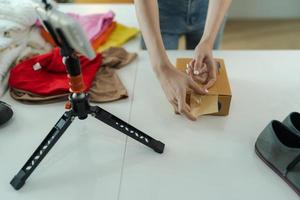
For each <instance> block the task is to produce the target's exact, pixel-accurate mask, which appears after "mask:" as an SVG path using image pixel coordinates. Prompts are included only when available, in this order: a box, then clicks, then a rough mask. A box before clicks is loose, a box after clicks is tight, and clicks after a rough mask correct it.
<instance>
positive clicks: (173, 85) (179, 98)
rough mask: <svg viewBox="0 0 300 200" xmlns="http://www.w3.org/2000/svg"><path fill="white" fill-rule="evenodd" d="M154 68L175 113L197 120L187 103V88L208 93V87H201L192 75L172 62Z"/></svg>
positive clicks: (200, 92)
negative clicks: (178, 68)
mask: <svg viewBox="0 0 300 200" xmlns="http://www.w3.org/2000/svg"><path fill="white" fill-rule="evenodd" d="M154 69H155V72H156V75H157V77H158V79H159V81H160V84H161V86H162V89H163V91H164V93H165V95H166V97H167V99H168V101H169V102H170V103H171V105H172V106H173V107H174V110H175V113H178V114H179V113H180V114H183V115H185V116H186V117H187V118H188V119H190V120H193V121H195V120H196V117H195V116H194V115H192V113H191V108H190V106H189V105H188V104H187V103H186V94H187V90H188V88H190V89H191V90H193V91H194V92H195V93H198V94H207V93H208V91H207V89H204V88H201V87H200V86H199V85H198V84H197V83H196V82H195V81H194V80H193V79H192V78H191V77H189V76H188V75H187V74H185V73H182V72H180V71H179V70H177V69H176V68H175V67H174V66H173V65H172V64H171V63H167V64H163V65H161V66H158V67H155V68H154Z"/></svg>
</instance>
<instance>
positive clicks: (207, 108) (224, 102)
mask: <svg viewBox="0 0 300 200" xmlns="http://www.w3.org/2000/svg"><path fill="white" fill-rule="evenodd" d="M191 60H192V59H191V58H177V60H176V68H177V69H178V70H180V71H182V72H184V73H186V65H187V64H188V63H189V62H190V61H191ZM215 61H216V62H217V66H218V73H217V81H216V83H215V84H214V85H213V86H212V87H211V88H209V93H208V94H207V95H198V94H195V93H194V92H192V93H188V95H187V99H186V101H187V103H188V104H189V105H190V106H191V112H192V114H194V115H195V116H196V117H199V116H201V115H208V114H209V115H217V116H226V115H228V114H229V108H230V102H231V96H232V95H231V89H230V84H229V80H228V76H227V73H226V68H225V63H224V60H223V59H215ZM199 85H200V86H202V85H201V84H200V83H199Z"/></svg>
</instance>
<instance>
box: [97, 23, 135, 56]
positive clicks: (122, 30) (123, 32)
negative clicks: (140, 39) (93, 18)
mask: <svg viewBox="0 0 300 200" xmlns="http://www.w3.org/2000/svg"><path fill="white" fill-rule="evenodd" d="M138 33H139V30H138V29H137V28H133V27H128V26H125V25H122V24H120V23H117V26H116V28H115V29H114V30H113V31H112V33H111V35H110V36H109V38H108V40H107V41H106V42H105V43H104V44H103V45H101V46H100V47H99V48H98V49H97V52H102V51H104V50H106V49H108V48H110V47H121V46H122V45H123V44H125V43H126V42H128V40H130V39H132V38H134V37H136V36H137V35H138Z"/></svg>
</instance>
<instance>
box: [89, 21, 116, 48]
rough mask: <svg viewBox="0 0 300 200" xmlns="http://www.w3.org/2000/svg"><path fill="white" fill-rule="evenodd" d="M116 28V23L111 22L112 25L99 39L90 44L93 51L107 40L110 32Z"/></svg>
mask: <svg viewBox="0 0 300 200" xmlns="http://www.w3.org/2000/svg"><path fill="white" fill-rule="evenodd" d="M116 26H117V23H116V22H112V24H111V25H110V26H109V27H108V28H107V29H106V30H105V31H104V32H103V33H102V34H101V35H100V36H99V37H97V38H95V39H94V40H93V41H91V44H92V46H93V48H94V50H95V51H96V50H97V49H98V48H99V47H100V46H101V45H103V44H104V43H105V42H106V41H107V40H108V38H109V37H110V35H111V34H112V32H113V31H114V30H115V28H116Z"/></svg>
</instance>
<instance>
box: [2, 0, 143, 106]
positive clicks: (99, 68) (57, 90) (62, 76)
mask: <svg viewBox="0 0 300 200" xmlns="http://www.w3.org/2000/svg"><path fill="white" fill-rule="evenodd" d="M32 1H34V0H14V1H11V0H0V96H1V95H3V93H4V91H5V89H6V88H7V85H8V83H9V87H10V94H11V96H12V97H13V98H14V99H16V100H19V101H23V102H34V103H45V102H53V101H58V100H62V99H66V98H67V96H68V95H69V94H70V92H69V85H68V80H67V74H66V71H65V66H64V64H63V63H62V58H61V56H60V54H59V49H58V48H57V47H56V44H55V42H54V41H53V40H52V38H51V37H50V35H49V34H48V32H47V31H46V30H45V29H44V28H43V27H42V26H41V24H40V23H39V21H38V17H37V15H36V14H35V10H34V7H33V5H32ZM20 2H22V3H20ZM54 6H55V5H54ZM67 14H68V15H69V16H71V17H72V18H74V19H75V20H76V21H78V22H79V23H80V25H81V26H82V28H83V30H84V31H85V32H86V35H87V37H88V39H89V40H90V42H91V44H92V47H93V48H94V50H95V52H96V53H97V56H96V58H95V59H94V60H88V59H87V58H85V57H84V56H79V59H80V63H81V67H82V73H83V78H84V83H85V86H86V92H88V93H89V94H90V97H91V101H94V102H107V101H114V100H117V99H120V98H124V97H127V96H128V94H127V91H126V88H125V87H124V86H123V84H122V82H121V81H120V79H119V78H118V76H117V74H116V72H115V70H116V69H119V68H121V67H123V66H126V65H127V64H128V63H130V62H131V61H132V60H134V59H135V58H136V56H137V55H136V54H135V53H128V52H127V51H126V50H125V49H123V48H121V47H120V46H122V45H123V44H124V43H126V42H127V41H128V40H130V39H131V38H133V37H135V36H136V35H137V34H138V30H137V29H136V28H130V27H126V26H124V25H122V24H120V23H118V22H115V21H114V17H115V14H114V13H113V12H112V11H109V12H107V13H97V14H90V15H78V14H75V13H67Z"/></svg>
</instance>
